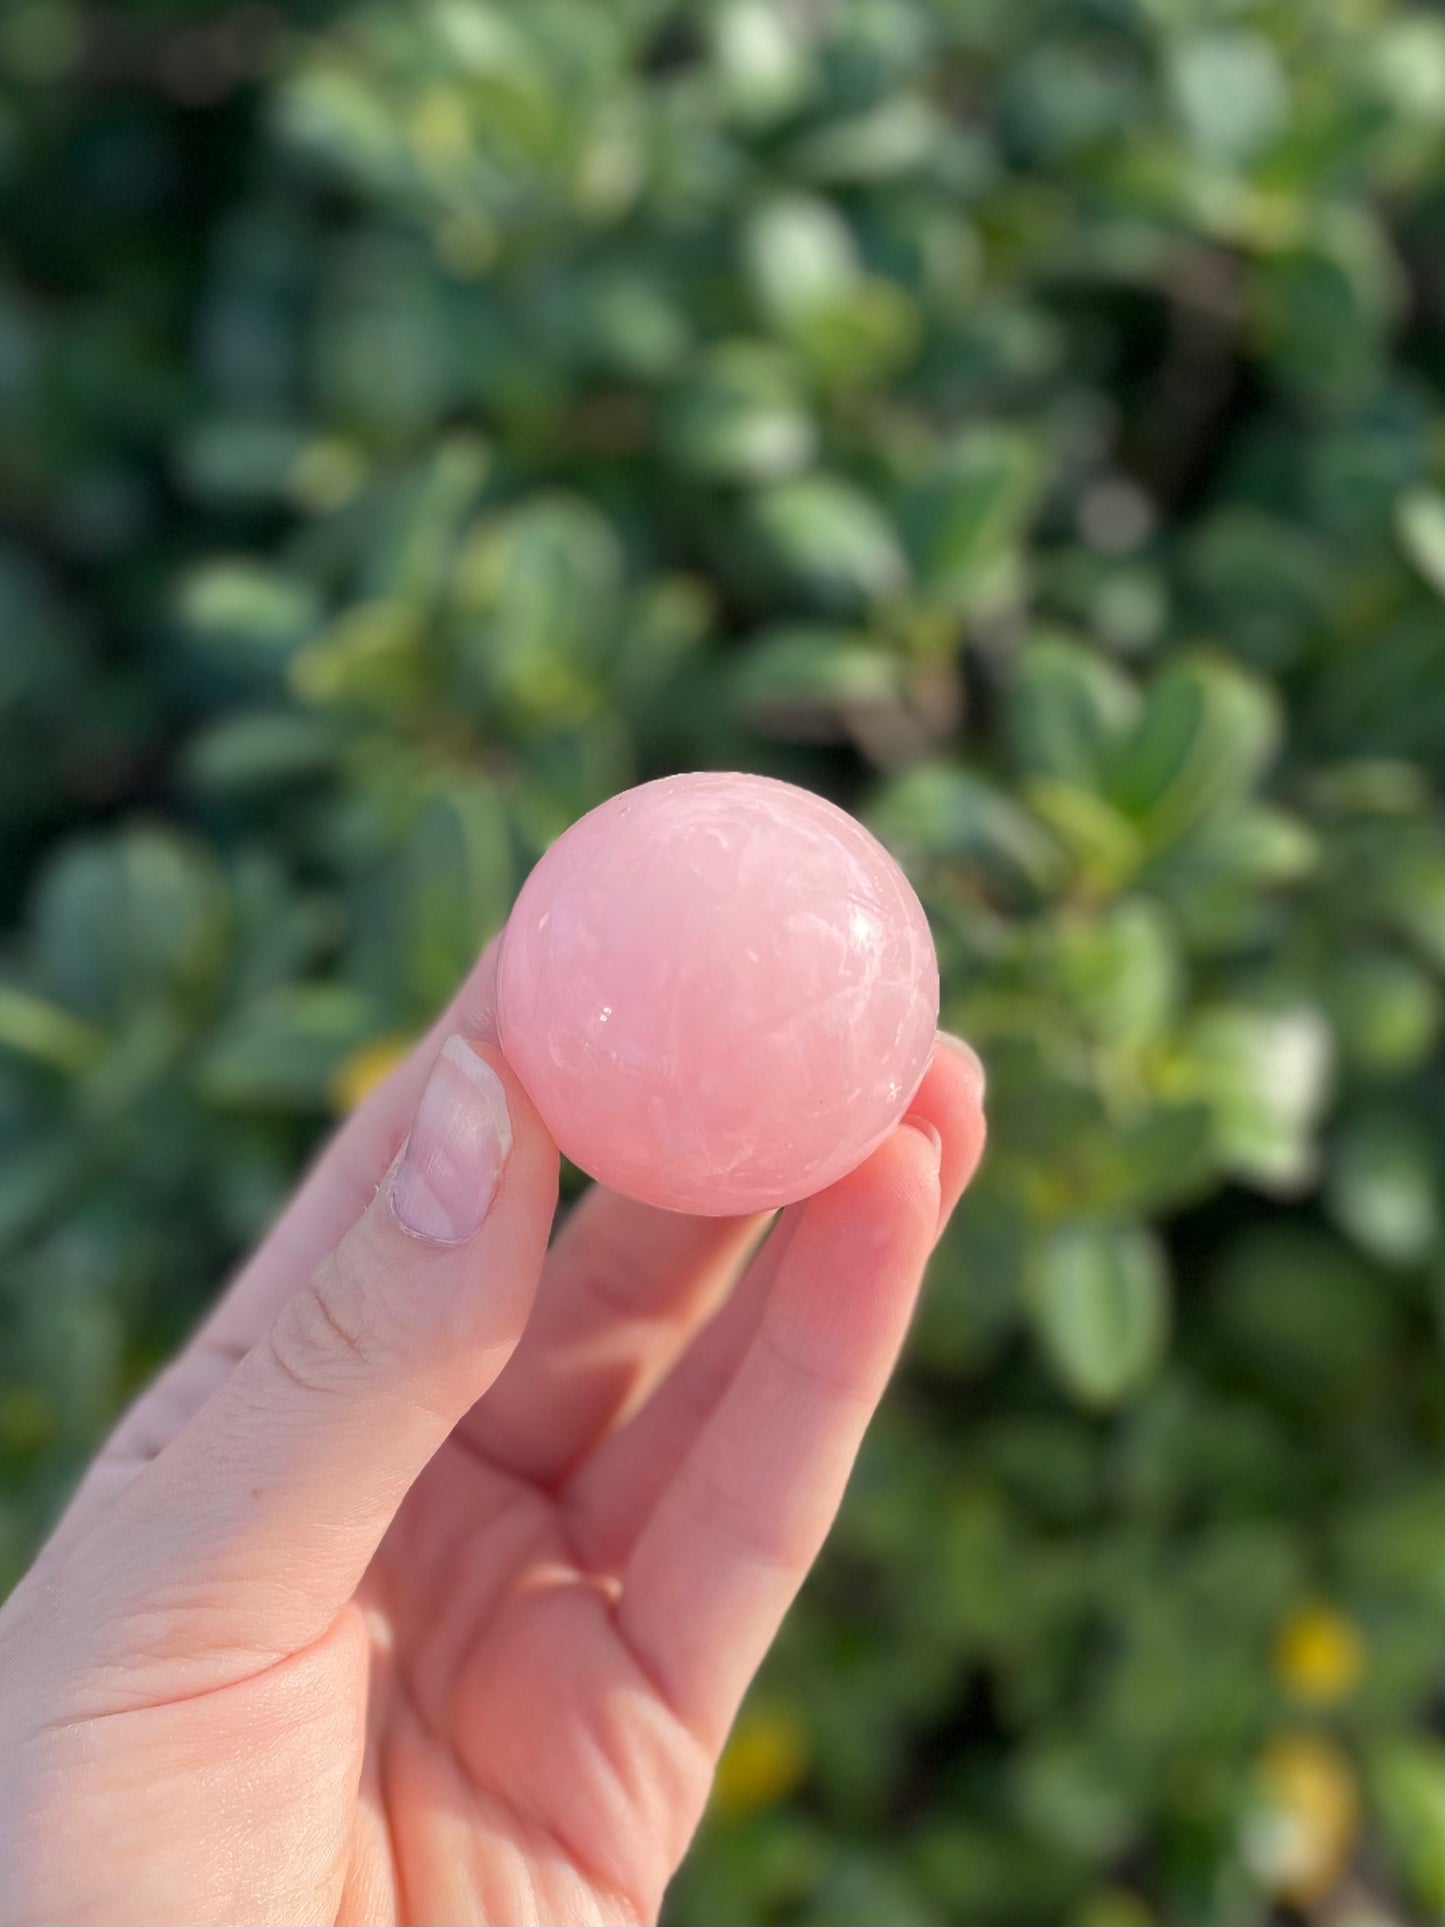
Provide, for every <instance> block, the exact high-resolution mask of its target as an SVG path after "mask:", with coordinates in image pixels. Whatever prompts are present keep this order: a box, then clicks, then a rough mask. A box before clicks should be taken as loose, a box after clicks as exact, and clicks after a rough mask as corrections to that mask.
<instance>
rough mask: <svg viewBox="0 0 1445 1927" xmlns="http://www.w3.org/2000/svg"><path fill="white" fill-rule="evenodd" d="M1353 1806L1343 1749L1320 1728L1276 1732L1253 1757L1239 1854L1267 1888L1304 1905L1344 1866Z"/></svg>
mask: <svg viewBox="0 0 1445 1927" xmlns="http://www.w3.org/2000/svg"><path fill="white" fill-rule="evenodd" d="M1360 1812H1361V1800H1360V1788H1359V1782H1358V1780H1357V1779H1356V1776H1355V1770H1354V1767H1353V1766H1352V1765H1351V1763H1350V1759H1349V1756H1348V1754H1346V1752H1345V1751H1344V1749H1343V1748H1342V1747H1341V1746H1339V1745H1338V1744H1337V1743H1336V1742H1335V1741H1334V1740H1331V1739H1327V1738H1325V1736H1324V1735H1323V1734H1318V1733H1282V1734H1280V1735H1279V1736H1278V1737H1277V1738H1275V1739H1273V1740H1271V1741H1270V1742H1269V1744H1268V1745H1267V1746H1266V1747H1265V1749H1264V1752H1263V1753H1262V1755H1261V1756H1260V1761H1259V1798H1258V1801H1257V1803H1256V1805H1255V1806H1254V1808H1253V1809H1252V1811H1251V1813H1250V1814H1249V1817H1248V1819H1247V1821H1246V1823H1245V1830H1244V1841H1243V1845H1244V1852H1245V1857H1246V1859H1247V1860H1248V1862H1249V1864H1250V1866H1251V1867H1252V1868H1253V1869H1254V1872H1255V1875H1256V1876H1257V1878H1258V1879H1259V1881H1260V1883H1261V1885H1263V1886H1264V1887H1265V1888H1267V1889H1268V1891H1269V1892H1270V1893H1272V1894H1275V1895H1277V1896H1278V1897H1279V1898H1281V1899H1283V1900H1289V1901H1293V1902H1294V1903H1295V1904H1296V1905H1297V1906H1301V1907H1305V1906H1310V1905H1312V1904H1313V1903H1314V1902H1315V1901H1317V1900H1319V1899H1320V1898H1321V1897H1322V1896H1323V1895H1325V1894H1327V1893H1328V1892H1329V1891H1330V1889H1331V1888H1332V1887H1333V1886H1334V1885H1335V1883H1336V1881H1337V1880H1338V1879H1339V1877H1340V1875H1341V1874H1342V1873H1343V1872H1344V1870H1345V1867H1346V1865H1347V1863H1348V1861H1349V1858H1350V1855H1351V1853H1352V1852H1353V1851H1354V1846H1355V1841H1356V1839H1357V1838H1358V1836H1359V1831H1360Z"/></svg>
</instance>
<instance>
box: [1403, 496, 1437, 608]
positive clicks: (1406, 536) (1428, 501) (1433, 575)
mask: <svg viewBox="0 0 1445 1927" xmlns="http://www.w3.org/2000/svg"><path fill="white" fill-rule="evenodd" d="M1395 531H1396V533H1397V535H1398V536H1399V538H1400V547H1401V548H1402V549H1403V550H1404V551H1405V553H1406V555H1408V556H1409V558H1410V560H1411V561H1412V562H1413V563H1414V565H1415V567H1416V568H1417V569H1418V570H1419V571H1420V573H1421V575H1423V576H1424V578H1425V580H1426V581H1427V582H1428V583H1429V584H1430V585H1431V587H1432V588H1435V589H1438V590H1439V591H1440V593H1441V594H1442V595H1445V495H1439V494H1437V493H1435V492H1434V491H1433V490H1432V489H1423V488H1422V489H1412V490H1411V492H1410V493H1409V494H1408V495H1402V496H1401V497H1400V499H1399V501H1398V502H1397V503H1396V505H1395Z"/></svg>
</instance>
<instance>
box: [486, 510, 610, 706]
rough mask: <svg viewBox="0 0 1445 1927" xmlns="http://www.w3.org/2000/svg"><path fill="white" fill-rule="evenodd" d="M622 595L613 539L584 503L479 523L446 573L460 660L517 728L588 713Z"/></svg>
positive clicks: (600, 517)
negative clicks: (451, 576)
mask: <svg viewBox="0 0 1445 1927" xmlns="http://www.w3.org/2000/svg"><path fill="white" fill-rule="evenodd" d="M622 587H623V558H622V551H621V547H620V545H619V543H618V540H617V536H616V534H615V532H614V531H613V529H612V526H611V524H610V523H609V522H608V520H607V518H606V517H605V516H604V515H602V514H600V513H599V512H598V511H597V510H596V509H595V508H593V507H592V506H591V505H590V504H589V503H587V502H584V501H582V500H580V499H579V498H577V497H575V496H571V495H542V496H537V497H534V498H533V499H532V500H530V501H528V502H525V503H524V504H523V505H522V506H521V507H519V508H516V509H513V510H511V511H509V512H507V513H505V514H502V515H499V516H488V517H485V518H484V519H483V520H482V521H481V522H480V523H478V525H477V527H476V529H475V530H474V532H473V534H472V536H471V538H470V539H469V541H468V543H467V545H466V548H465V550H464V552H463V554H462V556H461V559H460V561H459V563H458V567H457V573H456V581H455V599H456V606H457V612H458V618H459V622H460V625H461V632H462V639H461V643H460V649H461V653H462V655H463V658H464V660H465V662H466V663H467V665H468V667H469V668H470V669H471V670H472V671H474V673H475V674H476V676H477V679H478V681H479V682H480V684H481V686H482V688H483V690H484V691H485V692H487V693H488V694H490V695H492V696H493V697H495V698H498V699H500V700H501V701H502V702H504V703H505V704H506V705H507V707H508V709H509V711H510V712H511V713H512V714H513V715H514V716H515V717H516V718H518V719H519V720H523V721H526V722H533V721H561V720H566V719H569V718H571V717H573V716H575V715H576V714H577V713H579V711H580V710H582V709H585V708H586V707H589V706H590V705H591V702H592V700H593V692H594V688H595V675H596V672H597V670H598V668H599V667H600V665H601V663H602V661H603V660H604V659H605V656H606V654H607V652H608V650H609V649H610V647H611V646H612V642H613V638H614V634H615V629H616V625H617V622H618V620H619V618H620V614H621V606H622V604H621V596H622Z"/></svg>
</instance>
